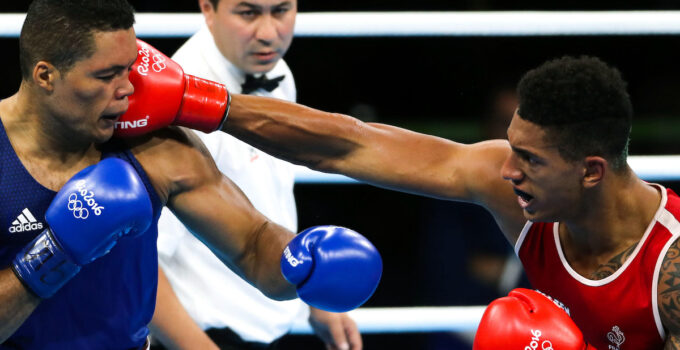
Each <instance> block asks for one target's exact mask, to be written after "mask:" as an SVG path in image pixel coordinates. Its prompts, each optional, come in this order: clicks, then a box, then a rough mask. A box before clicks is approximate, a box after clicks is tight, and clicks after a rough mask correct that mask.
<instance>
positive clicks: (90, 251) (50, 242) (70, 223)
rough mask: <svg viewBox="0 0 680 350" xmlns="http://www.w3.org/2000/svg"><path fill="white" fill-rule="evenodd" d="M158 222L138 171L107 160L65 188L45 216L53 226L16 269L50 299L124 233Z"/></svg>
mask: <svg viewBox="0 0 680 350" xmlns="http://www.w3.org/2000/svg"><path fill="white" fill-rule="evenodd" d="M152 218H153V209H152V206H151V200H150V199H149V195H148V193H147V191H146V188H145V187H144V183H143V182H142V180H141V179H140V178H139V176H138V175H137V172H136V171H135V170H134V168H133V167H132V166H131V165H130V164H128V163H126V162H124V161H122V160H120V159H117V158H107V159H104V160H102V161H101V162H99V163H98V164H95V165H92V166H89V167H87V168H85V169H83V170H81V171H80V172H79V173H77V174H76V175H75V176H73V177H72V178H71V179H70V180H69V181H68V182H67V183H66V184H65V185H64V187H62V189H61V190H60V191H59V193H57V195H56V196H55V197H54V199H53V200H52V203H51V204H50V207H49V208H48V209H47V212H46V213H45V221H47V225H48V228H47V229H46V230H44V231H43V232H42V233H41V234H39V235H38V236H37V237H36V238H35V239H34V240H33V241H32V242H31V243H29V244H28V245H27V246H26V247H25V248H24V249H23V250H22V251H20V252H19V253H18V254H17V256H16V257H15V258H14V261H13V264H12V267H13V269H14V271H15V272H16V274H17V276H19V278H20V279H22V280H23V282H24V284H25V285H26V286H28V288H29V289H31V290H32V291H33V292H34V293H35V294H36V295H38V296H40V297H42V298H47V297H50V296H52V295H53V294H54V293H55V292H56V291H57V290H58V289H59V288H61V286H63V285H64V284H65V283H66V282H67V281H68V280H69V279H71V277H73V276H74V275H75V274H76V273H77V272H78V271H80V268H81V266H83V265H85V264H87V263H89V262H91V261H92V260H94V259H96V258H98V257H100V256H102V255H104V254H106V253H108V252H109V250H110V249H111V248H112V247H113V246H114V245H115V244H116V241H117V240H118V238H120V237H121V236H122V235H125V234H136V233H141V232H144V231H145V230H146V229H147V228H148V227H149V225H150V224H151V221H152Z"/></svg>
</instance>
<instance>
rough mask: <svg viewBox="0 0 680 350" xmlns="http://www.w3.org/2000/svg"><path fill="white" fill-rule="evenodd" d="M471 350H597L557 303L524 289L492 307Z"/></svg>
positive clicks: (485, 315)
mask: <svg viewBox="0 0 680 350" xmlns="http://www.w3.org/2000/svg"><path fill="white" fill-rule="evenodd" d="M472 349H473V350H492V349H493V350H497V349H522V350H526V349H529V350H536V349H546V350H547V349H551V350H552V349H554V350H596V349H595V348H594V347H592V346H590V345H588V343H586V341H585V340H584V339H583V334H582V333H581V330H579V329H578V327H577V326H576V324H574V321H573V320H572V319H571V317H569V315H568V314H567V312H566V311H565V310H564V309H563V308H562V307H561V306H559V305H558V304H557V302H556V301H553V300H551V299H549V298H548V297H547V296H545V295H543V294H541V293H540V292H537V291H533V290H529V289H523V288H518V289H515V290H513V291H511V292H510V294H509V295H508V296H507V297H503V298H499V299H496V300H494V301H493V302H492V303H491V304H489V306H488V307H487V308H486V311H485V312H484V315H482V320H481V322H480V323H479V327H478V328H477V334H476V335H475V340H474V343H473V345H472Z"/></svg>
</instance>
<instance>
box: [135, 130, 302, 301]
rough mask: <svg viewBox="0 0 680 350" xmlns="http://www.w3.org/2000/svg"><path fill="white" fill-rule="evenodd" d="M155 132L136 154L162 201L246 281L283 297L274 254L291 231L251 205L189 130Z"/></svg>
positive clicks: (283, 286)
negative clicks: (154, 137)
mask: <svg viewBox="0 0 680 350" xmlns="http://www.w3.org/2000/svg"><path fill="white" fill-rule="evenodd" d="M159 138H160V141H157V142H156V143H155V144H153V143H150V144H147V146H148V147H146V148H143V149H142V148H139V149H138V151H137V153H136V156H137V158H138V159H139V160H140V162H141V163H142V165H143V166H144V169H145V170H146V171H147V174H149V177H150V178H151V180H152V182H153V184H154V186H155V187H156V189H157V192H158V193H159V194H160V195H161V197H162V199H164V200H165V202H166V205H167V207H168V208H169V209H170V210H172V212H173V213H174V214H175V215H176V216H177V218H178V219H179V220H180V221H181V222H182V223H183V224H184V225H185V226H187V228H188V229H189V230H190V231H191V232H192V233H193V234H194V235H195V236H196V237H197V238H199V239H200V240H201V241H202V242H204V243H205V244H206V245H207V246H208V247H209V248H210V249H211V250H212V251H213V252H214V253H215V255H216V256H217V257H218V258H219V259H220V260H222V262H224V263H225V264H226V265H227V266H229V267H230V268H232V269H233V270H234V271H235V272H236V273H238V274H239V275H241V276H242V277H244V278H245V279H246V280H247V281H248V282H250V283H251V284H253V285H255V286H256V287H257V288H259V289H260V290H262V291H263V292H264V293H265V294H268V295H270V296H273V297H282V298H283V297H288V296H289V295H288V294H289V292H291V290H292V289H291V288H289V287H291V286H290V285H289V284H288V283H287V282H286V281H285V280H284V279H283V276H282V275H281V272H280V267H279V260H280V257H281V253H282V252H283V249H284V246H285V245H286V243H287V242H288V241H290V240H291V239H292V238H293V236H294V234H293V233H292V232H290V231H288V230H286V229H285V228H283V227H281V226H279V225H276V224H274V223H272V222H270V221H269V220H268V219H267V218H266V217H265V216H264V215H262V214H261V213H260V212H258V211H257V210H256V209H255V208H254V207H253V206H252V204H251V203H250V201H249V200H248V199H247V198H246V196H245V195H244V194H243V192H242V191H241V190H240V189H239V188H238V187H237V186H236V185H235V184H234V183H233V182H231V181H230V180H229V179H228V178H227V177H225V176H224V175H223V174H222V173H221V172H220V171H219V170H218V169H217V166H216V165H215V163H214V161H213V159H212V157H211V156H210V154H209V153H208V152H207V150H206V149H205V147H204V146H203V144H202V142H201V141H200V140H199V139H198V137H196V135H195V134H193V132H191V131H188V130H184V129H174V130H169V131H167V132H166V134H165V135H162V136H161V137H159ZM292 291H293V292H294V290H292ZM293 295H294V293H293Z"/></svg>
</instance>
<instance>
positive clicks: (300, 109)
mask: <svg viewBox="0 0 680 350" xmlns="http://www.w3.org/2000/svg"><path fill="white" fill-rule="evenodd" d="M362 125H365V124H363V123H362V122H361V121H359V120H356V119H354V118H351V117H349V116H345V115H341V114H333V113H327V112H322V111H319V110H315V109H312V108H309V107H305V106H302V105H299V104H295V103H291V102H287V101H283V100H278V99H273V98H265V97H259V96H249V95H234V96H233V99H232V103H231V109H230V111H229V117H228V118H227V122H226V123H225V124H224V126H223V128H222V130H223V131H224V132H227V133H229V134H232V135H233V136H235V137H237V138H239V139H241V140H243V141H245V142H247V143H249V144H251V145H254V146H256V147H258V148H260V149H262V150H264V151H265V152H267V153H270V154H273V155H274V156H276V157H279V158H283V159H286V160H288V161H291V162H294V163H299V164H303V165H306V166H308V167H312V168H321V169H320V170H323V168H324V167H325V166H326V163H327V162H332V161H333V160H336V159H341V158H343V157H345V156H346V155H347V154H349V153H351V152H353V151H354V150H355V149H357V147H359V144H358V142H359V141H358V137H357V136H358V135H360V134H359V133H357V131H358V130H360V129H361V126H362Z"/></svg>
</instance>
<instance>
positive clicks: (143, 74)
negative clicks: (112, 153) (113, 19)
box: [115, 39, 231, 137]
mask: <svg viewBox="0 0 680 350" xmlns="http://www.w3.org/2000/svg"><path fill="white" fill-rule="evenodd" d="M137 50H138V56H137V61H135V63H134V64H133V65H132V71H131V72H130V82H131V83H132V85H133V86H134V87H135V92H134V93H133V94H132V95H131V96H130V97H129V101H130V106H129V107H128V110H127V112H125V114H123V115H122V116H121V117H120V119H119V120H118V121H117V122H116V126H115V135H116V136H122V137H131V136H137V135H142V134H145V133H148V132H151V131H154V130H157V129H161V128H164V127H166V126H168V125H181V126H186V127H188V128H191V129H196V130H200V131H203V132H212V131H215V130H218V129H221V128H222V124H224V121H225V120H226V119H227V114H228V113H229V103H230V101H231V96H230V95H229V92H228V91H227V88H226V87H225V86H224V85H222V84H219V83H216V82H213V81H210V80H206V79H201V78H198V77H195V76H193V75H189V74H184V71H183V70H182V67H180V66H179V64H177V62H175V61H173V60H171V59H170V58H169V57H167V56H165V55H164V54H163V53H161V52H160V51H158V50H156V49H155V48H154V47H153V46H151V45H149V44H147V43H145V42H143V41H141V40H139V39H137Z"/></svg>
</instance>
